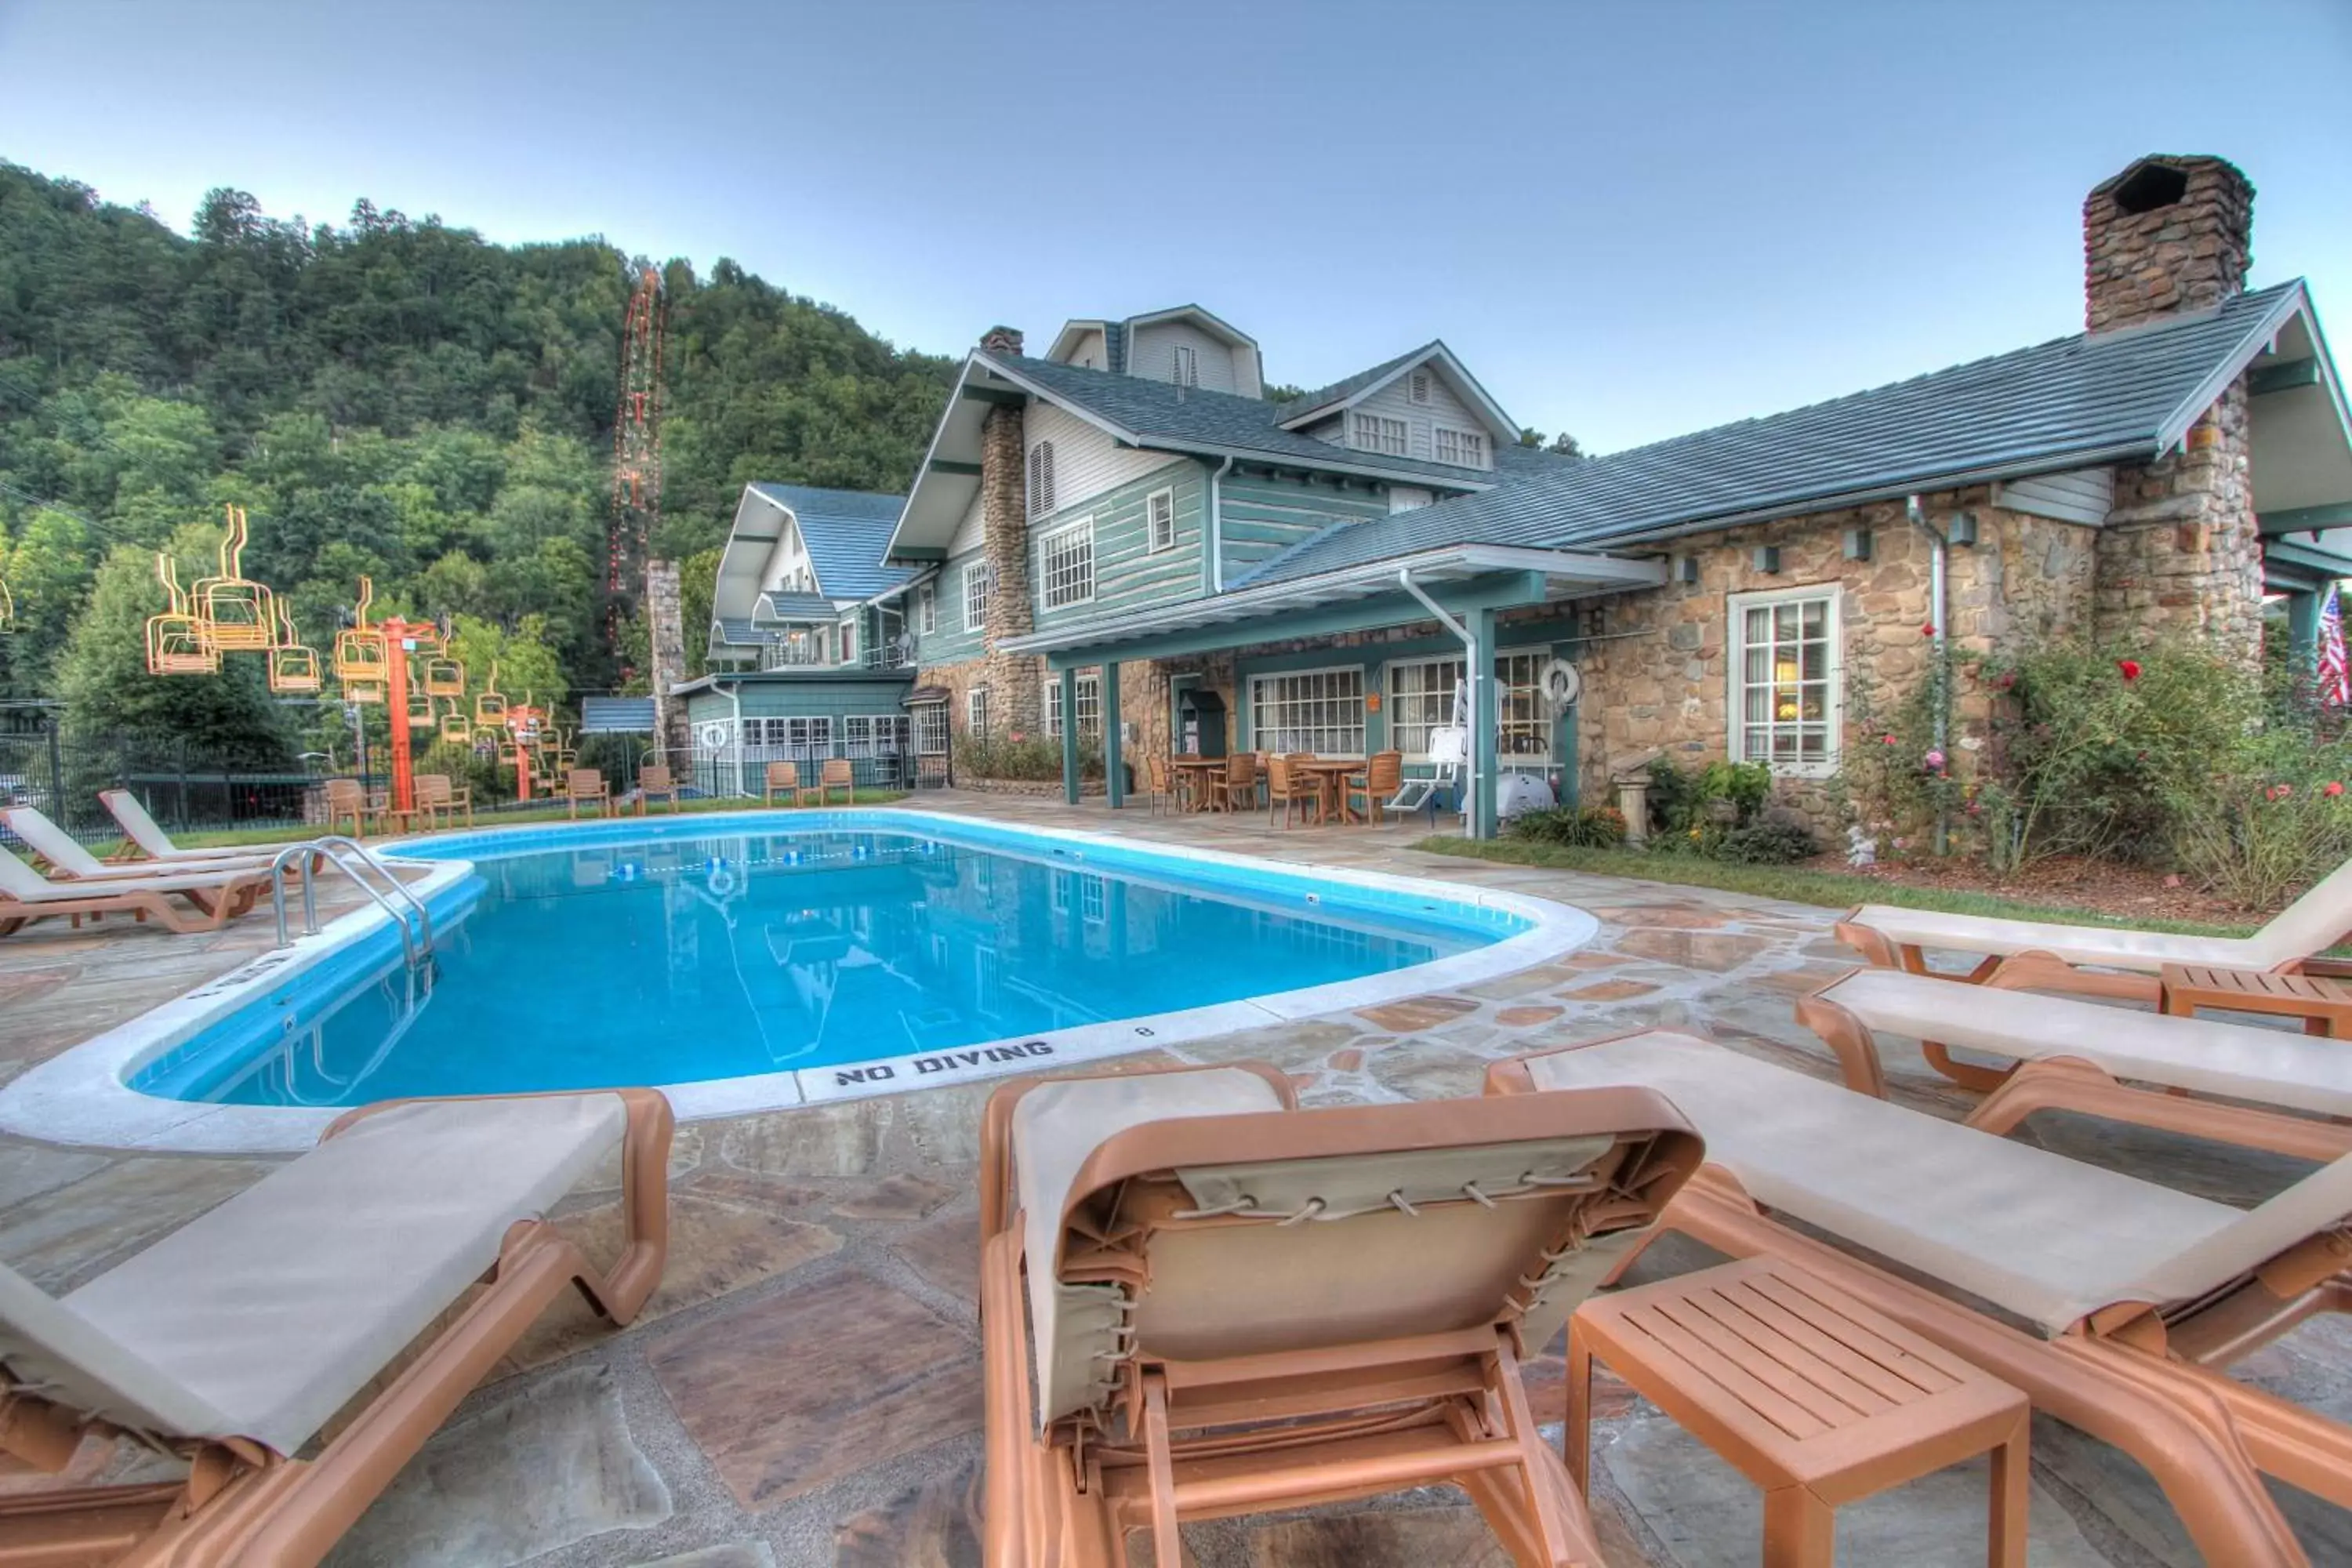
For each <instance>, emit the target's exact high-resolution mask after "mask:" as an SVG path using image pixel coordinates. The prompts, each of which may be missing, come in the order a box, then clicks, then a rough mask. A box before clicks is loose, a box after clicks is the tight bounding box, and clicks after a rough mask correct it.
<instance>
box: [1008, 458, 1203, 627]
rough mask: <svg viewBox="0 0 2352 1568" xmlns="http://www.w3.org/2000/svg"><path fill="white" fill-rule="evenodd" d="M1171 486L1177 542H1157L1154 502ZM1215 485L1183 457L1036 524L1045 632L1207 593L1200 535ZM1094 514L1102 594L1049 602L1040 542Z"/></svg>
mask: <svg viewBox="0 0 2352 1568" xmlns="http://www.w3.org/2000/svg"><path fill="white" fill-rule="evenodd" d="M1163 489H1164V490H1170V491H1172V492H1173V494H1174V500H1175V504H1176V542H1175V544H1174V545H1173V546H1171V548H1169V549H1166V550H1161V551H1159V552H1154V551H1153V550H1152V549H1151V548H1150V543H1151V542H1150V523H1149V521H1148V510H1147V509H1148V503H1149V501H1150V497H1151V496H1152V494H1153V493H1154V492H1155V491H1159V490H1163ZM1207 505H1208V485H1207V480H1206V477H1205V475H1204V474H1203V472H1202V468H1201V465H1200V464H1198V463H1195V462H1192V461H1191V460H1190V459H1189V458H1187V459H1180V460H1178V461H1176V462H1173V463H1170V464H1168V465H1167V466H1165V467H1163V468H1155V469H1153V470H1152V471H1151V472H1150V473H1149V474H1146V475H1145V476H1144V477H1143V478H1141V479H1131V480H1129V482H1128V483H1126V484H1123V485H1120V486H1118V488H1117V489H1110V490H1106V491H1104V492H1103V493H1102V494H1100V495H1097V496H1094V497H1091V498H1089V499H1088V500H1087V501H1086V502H1085V503H1084V504H1082V505H1078V506H1068V507H1064V508H1063V509H1062V510H1060V511H1057V512H1055V514H1054V515H1053V516H1051V517H1049V518H1043V519H1040V520H1039V521H1035V522H1033V523H1031V524H1030V525H1029V583H1030V589H1031V592H1032V593H1033V594H1034V595H1035V597H1036V605H1037V609H1036V626H1037V629H1038V630H1039V631H1045V630H1048V629H1049V628H1051V627H1054V626H1062V625H1065V624H1066V623H1068V622H1071V621H1082V620H1089V619H1092V618H1094V617H1095V616H1100V615H1102V614H1104V613H1105V612H1107V611H1111V610H1119V609H1143V608H1147V607H1149V606H1151V605H1167V604H1173V603H1175V602H1176V601H1178V600H1180V599H1197V598H1199V597H1200V596H1201V536H1202V530H1203V528H1204V527H1205V526H1206V520H1207V510H1206V509H1207ZM1089 517H1091V518H1092V519H1094V527H1095V593H1094V597H1093V598H1092V599H1090V600H1087V601H1086V602H1084V603H1081V604H1076V605H1062V606H1061V607H1060V608H1058V609H1051V610H1049V609H1047V608H1045V563H1044V555H1043V552H1042V550H1041V549H1040V547H1039V542H1040V541H1041V540H1043V539H1044V538H1045V536H1046V535H1047V534H1049V533H1052V532H1055V531H1056V530H1059V529H1062V528H1066V527H1067V526H1069V525H1070V524H1071V523H1073V522H1077V521H1082V520H1084V519H1086V518H1089Z"/></svg>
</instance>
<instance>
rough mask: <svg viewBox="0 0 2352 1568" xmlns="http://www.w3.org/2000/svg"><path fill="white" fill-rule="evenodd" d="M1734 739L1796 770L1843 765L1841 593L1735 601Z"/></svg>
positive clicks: (1753, 754) (1747, 755)
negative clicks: (1839, 761)
mask: <svg viewBox="0 0 2352 1568" xmlns="http://www.w3.org/2000/svg"><path fill="white" fill-rule="evenodd" d="M1731 637H1732V663H1731V744H1732V754H1733V756H1734V758H1735V759H1737V760H1738V761H1741V762H1750V763H1771V764H1772V765H1773V766H1774V767H1776V768H1780V769H1784V770H1787V771H1789V772H1792V773H1828V772H1829V771H1830V770H1831V769H1832V768H1834V767H1835V766H1836V765H1837V752H1838V744H1837V726H1838V716H1837V714H1838V701H1839V694H1838V679H1839V675H1838V662H1837V590H1836V589H1834V588H1805V589H1794V590H1790V589H1781V590H1777V591H1775V592H1772V593H1768V594H1735V595H1732V598H1731Z"/></svg>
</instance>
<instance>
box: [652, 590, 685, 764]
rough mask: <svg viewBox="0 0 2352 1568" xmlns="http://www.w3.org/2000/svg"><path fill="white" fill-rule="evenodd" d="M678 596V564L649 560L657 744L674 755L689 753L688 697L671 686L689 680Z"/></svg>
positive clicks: (655, 742)
mask: <svg viewBox="0 0 2352 1568" xmlns="http://www.w3.org/2000/svg"><path fill="white" fill-rule="evenodd" d="M680 604H681V601H680V599H679V597H678V587H677V562H675V561H648V562H646V632H647V635H648V638H649V641H650V643H651V656H652V657H651V658H650V660H649V662H650V663H651V664H652V666H653V668H652V670H651V671H650V672H649V674H648V679H649V681H650V683H651V685H652V688H653V694H654V744H655V745H656V746H658V747H660V748H661V749H662V750H664V751H666V752H669V753H670V754H671V755H672V756H673V757H675V758H679V759H683V758H684V757H685V756H686V755H687V733H686V700H685V699H684V698H679V697H672V696H671V695H670V694H669V693H670V688H671V687H673V686H675V685H677V684H678V683H680V682H682V681H683V680H685V679H686V626H685V623H684V619H683V611H682V610H681V608H680Z"/></svg>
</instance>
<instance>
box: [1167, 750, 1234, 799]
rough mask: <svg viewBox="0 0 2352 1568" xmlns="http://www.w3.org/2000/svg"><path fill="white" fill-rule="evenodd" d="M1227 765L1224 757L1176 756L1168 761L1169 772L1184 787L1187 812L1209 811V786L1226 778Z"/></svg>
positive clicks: (1183, 793)
mask: <svg viewBox="0 0 2352 1568" xmlns="http://www.w3.org/2000/svg"><path fill="white" fill-rule="evenodd" d="M1225 763H1226V759H1225V758H1223V757H1195V756H1175V757H1171V758H1169V759H1168V767H1169V770H1170V771H1171V773H1174V774H1175V775H1176V776H1177V777H1178V779H1179V780H1181V782H1182V784H1183V785H1184V788H1183V790H1182V795H1183V797H1184V803H1185V804H1184V809H1185V810H1187V811H1206V810H1208V809H1209V786H1210V785H1212V784H1215V783H1216V782H1217V781H1218V780H1219V779H1221V778H1223V776H1224V773H1225Z"/></svg>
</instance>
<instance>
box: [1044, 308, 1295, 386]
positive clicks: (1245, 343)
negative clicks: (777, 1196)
mask: <svg viewBox="0 0 2352 1568" xmlns="http://www.w3.org/2000/svg"><path fill="white" fill-rule="evenodd" d="M1179 316H1189V317H1191V318H1192V320H1193V321H1197V322H1199V323H1200V325H1201V327H1202V330H1203V331H1206V332H1208V334H1209V335H1210V336H1212V337H1214V338H1218V339H1221V340H1222V341H1223V342H1226V343H1228V344H1230V345H1232V346H1233V347H1234V348H1246V349H1248V350H1250V351H1251V352H1252V353H1255V352H1256V350H1257V340H1256V339H1255V338H1254V337H1252V336H1250V335H1249V334H1248V333H1247V332H1245V331H1242V330H1241V329H1240V328H1239V327H1236V326H1234V324H1233V323H1232V322H1231V321H1226V320H1225V319H1224V318H1223V317H1222V316H1220V315H1218V314H1217V313H1216V312H1215V311H1213V310H1207V309H1204V308H1203V307H1202V306H1199V305H1171V306H1170V307H1169V308H1168V309H1166V310H1147V311H1145V312H1144V313H1143V314H1142V315H1140V316H1129V317H1127V318H1126V319H1125V320H1123V321H1118V320H1113V319H1111V318H1109V317H1107V316H1076V317H1073V318H1072V319H1070V320H1069V321H1064V322H1063V323H1062V330H1061V331H1058V332H1056V333H1055V334H1054V342H1053V344H1052V346H1051V347H1049V348H1047V349H1046V351H1045V357H1046V358H1047V359H1049V360H1052V361H1054V362H1055V363H1066V362H1065V361H1063V358H1062V353H1063V350H1064V348H1065V346H1066V345H1070V344H1072V343H1073V342H1074V340H1075V339H1076V338H1079V337H1082V336H1084V335H1085V334H1086V333H1087V332H1100V333H1101V334H1102V335H1103V362H1104V363H1103V365H1102V367H1101V368H1103V369H1105V370H1108V371H1109V372H1110V373H1111V374H1113V375H1124V374H1127V343H1128V337H1129V333H1130V332H1132V331H1134V329H1136V328H1138V327H1148V326H1150V325H1152V324H1153V323H1155V322H1159V321H1174V320H1175V319H1176V318H1177V317H1179Z"/></svg>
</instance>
